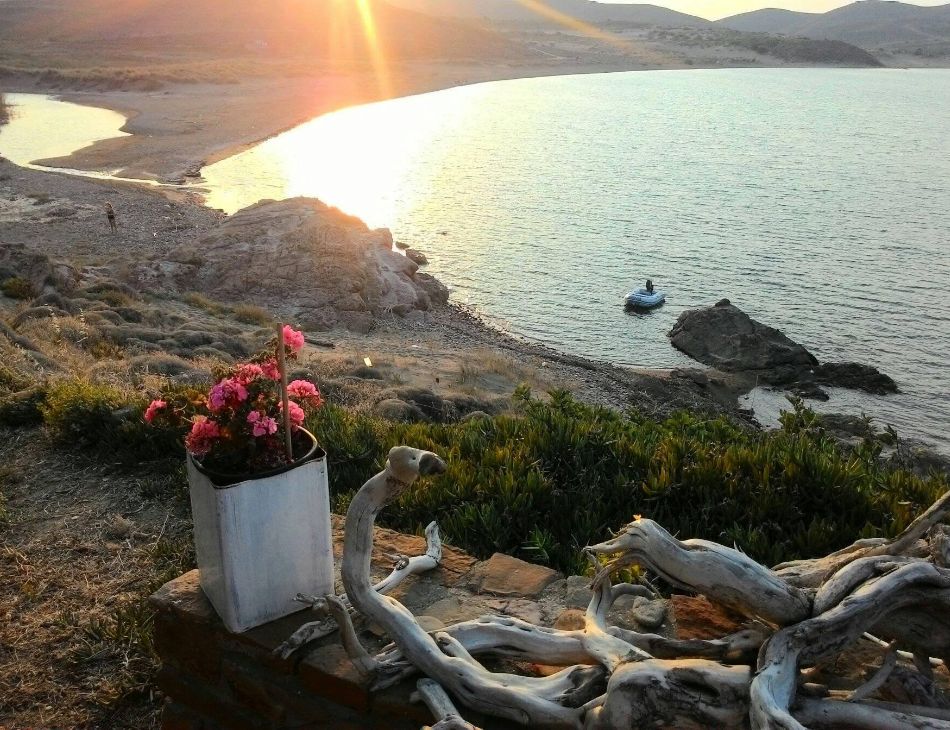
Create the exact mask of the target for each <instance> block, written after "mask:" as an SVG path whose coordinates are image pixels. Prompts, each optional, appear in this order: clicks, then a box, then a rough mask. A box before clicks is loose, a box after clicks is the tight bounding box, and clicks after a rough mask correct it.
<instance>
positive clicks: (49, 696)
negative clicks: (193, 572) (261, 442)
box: [0, 431, 191, 728]
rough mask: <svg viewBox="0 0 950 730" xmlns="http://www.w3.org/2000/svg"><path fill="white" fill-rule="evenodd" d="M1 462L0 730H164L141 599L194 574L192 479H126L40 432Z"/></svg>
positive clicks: (23, 437)
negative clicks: (53, 444) (4, 510)
mask: <svg viewBox="0 0 950 730" xmlns="http://www.w3.org/2000/svg"><path fill="white" fill-rule="evenodd" d="M0 461H3V463H4V464H5V465H6V467H5V471H4V473H3V474H0V479H2V484H3V491H4V492H5V493H6V496H7V500H8V508H9V517H8V524H7V526H6V528H5V529H3V531H2V532H0V606H3V608H2V609H0V616H2V620H0V723H7V724H8V725H9V726H10V727H24V728H26V727H63V728H65V727H109V728H124V727H127V728H154V727H157V724H158V722H157V711H158V709H159V704H158V698H157V697H156V696H155V694H154V691H153V690H152V687H151V681H152V677H153V674H154V670H155V661H156V660H155V657H154V655H153V653H152V651H151V638H150V624H151V613H150V612H149V611H148V609H147V607H146V606H145V604H144V602H143V599H144V597H145V596H147V595H148V594H149V592H151V591H152V590H154V588H155V587H156V583H159V582H161V581H164V580H166V579H168V578H170V577H172V574H174V575H177V574H178V573H180V572H181V571H182V570H184V569H185V568H187V567H188V566H189V564H190V560H191V553H190V542H189V538H188V534H189V525H188V523H187V507H186V503H185V501H184V500H183V499H181V498H180V496H181V495H182V494H183V488H182V484H181V481H182V478H181V477H180V476H179V475H164V476H160V477H156V476H153V475H145V474H134V473H133V474H127V473H117V472H115V471H114V470H113V469H112V468H111V467H110V466H108V465H106V464H102V463H93V462H91V461H88V460H85V459H84V458H83V457H82V456H78V455H73V454H67V453H63V452H60V451H57V450H52V449H50V447H49V446H48V445H47V444H46V443H45V441H44V438H43V436H42V433H41V432H39V431H18V432H5V433H4V434H3V438H2V439H0ZM4 475H5V476H4ZM120 528H121V529H120Z"/></svg>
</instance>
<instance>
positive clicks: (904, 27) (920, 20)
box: [716, 0, 950, 54]
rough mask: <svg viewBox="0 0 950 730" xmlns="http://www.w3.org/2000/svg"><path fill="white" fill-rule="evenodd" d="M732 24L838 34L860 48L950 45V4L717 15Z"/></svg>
mask: <svg viewBox="0 0 950 730" xmlns="http://www.w3.org/2000/svg"><path fill="white" fill-rule="evenodd" d="M716 25H718V26H720V27H725V28H730V29H732V30H739V31H746V32H754V33H774V34H779V35H785V36H802V37H805V38H815V39H819V40H825V39H827V40H839V41H845V42H846V43H852V44H854V45H857V46H860V47H862V48H867V49H871V48H891V49H893V50H912V49H918V48H920V49H927V48H932V49H934V50H935V51H939V52H941V54H946V53H947V52H948V51H950V4H947V5H938V6H934V7H924V6H920V5H910V4H908V3H902V2H895V1H894V0H859V2H854V3H851V4H850V5H845V6H844V7H841V8H837V9H835V10H830V11H829V12H827V13H801V12H794V11H791V10H779V9H776V8H766V9H763V10H754V11H752V12H749V13H741V14H739V15H733V16H732V17H729V18H723V19H722V20H719V21H716Z"/></svg>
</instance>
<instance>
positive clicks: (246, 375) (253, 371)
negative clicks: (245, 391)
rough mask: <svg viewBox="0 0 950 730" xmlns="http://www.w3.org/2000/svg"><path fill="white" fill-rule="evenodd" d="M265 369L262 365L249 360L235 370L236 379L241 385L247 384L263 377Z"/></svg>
mask: <svg viewBox="0 0 950 730" xmlns="http://www.w3.org/2000/svg"><path fill="white" fill-rule="evenodd" d="M263 375H264V370H263V369H262V368H261V366H260V365H257V364H255V363H252V362H249V363H244V364H243V365H239V366H238V367H237V368H235V370H234V380H236V381H237V382H238V383H240V384H241V385H247V384H248V383H251V382H253V381H255V380H257V379H258V378H260V377H263Z"/></svg>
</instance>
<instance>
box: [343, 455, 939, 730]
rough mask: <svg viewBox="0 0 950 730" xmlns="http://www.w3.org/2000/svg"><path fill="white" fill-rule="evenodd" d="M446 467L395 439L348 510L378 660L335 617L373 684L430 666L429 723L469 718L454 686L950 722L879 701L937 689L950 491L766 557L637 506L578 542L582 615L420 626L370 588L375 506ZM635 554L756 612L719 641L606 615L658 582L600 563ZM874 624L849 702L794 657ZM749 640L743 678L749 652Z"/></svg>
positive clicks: (694, 717) (480, 703)
mask: <svg viewBox="0 0 950 730" xmlns="http://www.w3.org/2000/svg"><path fill="white" fill-rule="evenodd" d="M444 468H445V466H444V463H443V462H442V460H441V459H439V458H438V457H437V456H435V455H434V454H431V453H428V452H424V451H418V450H416V449H410V448H407V447H397V448H395V449H393V450H392V451H390V454H389V458H388V460H387V462H386V468H385V469H384V471H383V472H381V473H380V474H377V475H376V476H375V477H373V478H371V479H370V480H369V481H368V482H367V483H366V484H365V485H364V486H363V488H362V489H361V490H360V491H359V492H358V493H357V495H356V496H355V497H354V499H353V501H352V502H351V504H350V509H349V511H348V512H347V518H346V532H345V535H344V555H343V583H344V587H345V588H346V591H347V597H348V598H349V600H350V601H351V602H352V608H353V609H354V610H355V611H356V612H357V613H359V614H360V615H362V616H363V617H364V618H365V619H367V620H369V621H372V622H373V623H375V624H377V625H379V626H381V627H382V628H383V630H384V631H385V632H386V633H387V634H388V635H389V636H390V637H391V638H392V640H393V642H394V643H393V645H392V646H390V647H388V648H387V649H385V650H384V651H383V652H382V653H381V654H379V655H377V656H376V657H372V656H370V655H369V654H368V653H367V652H366V651H365V649H364V648H363V647H362V646H361V645H360V643H359V639H358V637H357V635H356V632H355V630H354V629H353V626H352V622H351V619H350V615H349V613H348V612H347V611H346V610H345V609H346V606H347V604H346V602H345V601H341V600H336V599H330V600H329V603H328V605H329V606H330V607H331V608H332V610H333V612H334V614H335V615H336V617H337V620H338V622H339V623H340V625H341V626H342V628H343V632H342V638H343V643H344V646H345V648H346V650H347V652H348V654H349V655H350V656H351V657H352V658H353V660H354V662H356V664H357V666H358V667H359V668H360V670H361V671H364V672H369V673H373V674H374V675H375V676H376V679H377V682H376V686H385V685H388V684H391V683H392V682H394V681H397V680H398V679H401V678H404V677H406V676H408V675H409V674H411V673H412V672H414V671H418V672H421V673H422V674H423V675H426V677H428V678H429V679H423V680H421V681H420V684H419V696H420V698H422V699H423V700H424V701H426V702H427V704H428V705H429V707H430V709H432V711H433V714H434V716H435V717H436V718H437V719H438V720H439V721H438V722H437V723H436V725H434V726H433V727H434V728H438V729H439V730H450V729H454V728H464V729H465V730H472V726H470V725H468V724H467V723H465V721H464V720H462V719H461V717H460V715H459V713H458V710H457V709H456V707H455V705H454V704H453V703H452V701H451V699H450V698H449V694H451V695H452V696H454V698H455V699H456V700H458V701H459V702H460V703H461V705H464V706H466V707H471V708H477V709H478V710H480V711H481V712H484V713H486V714H488V715H493V716H496V717H501V718H505V719H509V720H514V721H516V722H520V723H522V724H525V725H529V726H531V727H548V728H565V729H568V728H570V729H574V730H580V729H581V728H583V730H607V729H608V728H628V727H630V728H632V727H668V728H673V727H675V728H708V727H721V728H742V727H747V726H749V725H751V727H752V728H753V730H793V729H794V730H798V729H800V728H804V727H806V725H807V726H811V727H815V728H839V727H847V728H867V729H868V730H877V729H878V728H909V729H913V730H938V729H950V712H948V710H945V709H943V707H942V706H934V707H923V706H921V705H919V704H908V705H895V704H893V703H882V702H881V701H879V700H875V699H874V698H873V695H874V694H875V693H877V692H878V691H879V690H880V689H881V688H882V686H885V685H887V684H888V683H893V677H894V676H897V675H901V676H905V675H907V676H912V677H914V678H916V679H919V682H917V683H916V684H914V683H911V684H912V685H913V686H918V685H919V686H920V687H922V688H923V687H926V688H928V690H927V691H919V692H915V693H914V694H913V697H914V699H912V700H911V701H913V702H928V701H929V700H930V699H933V697H931V695H928V692H933V691H935V690H934V683H933V682H931V681H929V680H928V679H927V676H926V675H927V674H928V673H929V672H930V668H931V666H932V665H934V664H936V663H937V662H935V661H934V660H933V659H931V658H930V657H928V656H927V653H928V652H930V653H931V654H934V655H937V656H944V657H945V656H950V623H948V618H947V617H948V613H947V609H948V608H950V570H947V569H946V568H944V567H943V566H944V565H946V560H945V558H946V556H947V555H948V554H950V532H948V531H947V530H945V529H943V526H941V525H938V523H939V521H940V520H941V519H942V518H943V517H944V516H945V515H946V513H947V510H948V505H950V495H945V496H944V497H942V498H941V499H940V500H938V502H937V503H936V504H935V505H934V506H933V507H931V508H930V509H929V510H928V511H927V512H926V513H924V514H923V515H921V517H919V518H918V519H917V520H915V521H914V522H913V523H912V524H911V526H910V527H908V529H907V530H905V531H904V532H903V533H902V534H901V536H899V537H898V538H896V539H895V540H892V541H887V540H868V541H858V542H857V543H855V544H854V545H852V546H849V547H848V548H845V549H844V550H841V551H838V552H836V553H833V554H832V555H830V556H826V557H825V558H821V559H819V560H813V561H798V562H795V563H789V564H785V565H783V566H777V567H776V568H775V569H773V570H770V569H769V568H766V567H764V566H762V565H759V564H758V563H756V562H755V561H753V560H752V559H751V558H749V557H748V556H746V555H744V554H743V553H741V552H739V551H738V550H734V549H732V548H727V547H724V546H722V545H718V544H716V543H712V542H709V541H705V540H685V541H680V540H678V539H676V538H674V537H673V536H672V535H670V534H669V533H668V532H667V531H666V530H664V529H663V528H662V527H660V526H659V525H658V524H656V523H655V522H653V521H651V520H645V519H640V518H637V519H636V520H635V521H634V522H632V523H631V524H630V525H628V526H627V527H626V528H625V529H624V530H623V531H622V532H621V533H619V534H618V535H617V536H616V537H615V538H613V539H612V540H608V541H606V542H604V543H601V544H599V545H594V546H592V547H590V548H588V549H587V552H588V555H589V556H603V557H605V558H606V563H605V564H604V565H603V566H600V569H599V570H598V572H597V574H596V576H595V578H594V582H593V596H592V598H591V601H590V605H589V606H588V608H587V610H586V612H585V615H584V626H583V627H582V628H580V629H577V630H571V631H565V630H557V629H552V628H546V627H541V626H535V625H533V624H530V623H527V622H525V621H522V620H520V619H516V618H511V617H506V616H484V617H482V618H479V619H477V620H475V621H466V622H462V623H459V624H455V625H452V626H447V627H445V628H444V629H440V630H438V631H434V632H432V633H431V634H430V633H428V632H426V631H425V630H423V629H422V628H421V626H420V625H419V624H418V622H417V621H416V620H415V618H414V617H413V616H412V614H411V613H410V612H409V611H408V610H407V609H406V608H405V607H404V606H402V604H400V603H399V602H398V601H395V600H393V599H392V598H388V597H386V596H383V595H381V593H380V591H378V590H374V588H381V589H386V588H388V587H390V586H389V583H388V582H387V581H383V582H381V584H378V585H377V586H375V587H374V586H372V585H371V584H370V554H371V551H372V538H373V525H374V522H375V519H376V516H377V515H378V514H379V512H380V510H382V509H383V508H384V507H385V506H386V505H387V504H389V503H390V502H391V501H392V500H394V499H395V498H396V497H398V496H399V494H401V493H402V492H403V491H404V490H405V489H406V488H408V486H409V485H410V484H411V483H412V482H413V481H414V480H415V479H416V478H417V477H418V476H420V475H425V474H429V473H438V472H440V471H442V470H443V469H444ZM430 528H432V526H430ZM433 529H434V528H433ZM436 534H437V533H436ZM427 555H428V553H427ZM425 557H426V556H420V558H425ZM428 557H429V558H431V559H432V560H434V561H435V562H438V560H437V558H435V557H434V556H428ZM402 562H405V561H401V564H400V565H399V566H397V570H396V571H394V574H393V576H392V577H393V578H394V580H395V579H397V578H398V579H401V577H399V576H397V573H398V572H399V571H400V570H404V571H408V570H409V565H408V562H406V564H404V565H403V564H402ZM418 564H419V565H424V564H425V565H427V563H422V562H420V563H418ZM598 565H599V563H598ZM630 565H639V566H641V567H643V568H645V569H647V570H649V571H651V572H652V573H654V574H656V575H657V576H659V577H660V578H662V579H663V580H665V581H666V582H667V583H670V584H672V585H674V586H679V587H681V588H685V589H687V590H690V591H694V592H699V593H702V594H704V595H706V596H708V597H709V598H710V599H712V600H714V601H716V602H718V603H721V604H724V605H726V606H729V607H732V608H734V609H736V610H738V611H740V612H742V613H743V614H745V615H747V616H749V617H751V618H752V619H753V622H752V623H750V624H749V625H748V626H747V627H746V628H744V629H743V630H741V631H738V632H736V633H734V634H731V635H729V636H724V637H722V638H721V639H712V640H685V641H684V640H675V639H668V638H665V637H662V636H657V635H654V634H642V633H639V632H636V631H630V630H627V629H622V628H619V627H616V626H610V625H609V624H608V622H607V613H608V611H609V609H610V607H611V605H612V604H613V602H614V601H615V600H616V598H618V597H619V596H620V595H644V596H652V595H653V592H652V591H651V590H649V589H648V588H646V587H645V586H639V585H630V584H621V585H611V582H610V575H611V574H612V573H613V572H614V571H616V570H617V569H618V568H621V567H626V566H630ZM387 580H388V579H387ZM869 632H871V633H873V635H874V636H880V637H884V638H885V639H887V640H889V641H890V643H889V644H887V645H886V651H885V653H884V657H883V662H882V666H881V667H880V668H879V669H878V670H877V671H876V672H875V673H874V674H873V676H872V677H871V678H870V679H869V680H868V681H867V682H865V683H864V684H863V685H861V686H860V687H858V688H857V689H855V690H854V691H853V692H851V693H850V695H848V696H847V697H846V699H847V700H848V701H842V699H840V698H842V697H844V693H843V692H841V691H838V690H833V691H829V690H828V688H827V687H828V686H833V685H830V684H829V685H817V684H815V683H814V681H813V679H812V677H815V678H817V677H818V676H819V675H818V674H817V673H816V672H817V671H818V668H817V667H816V668H815V670H814V671H813V672H812V673H811V674H808V675H807V676H805V675H803V672H802V668H807V667H814V666H815V665H817V664H820V665H821V671H822V672H827V671H829V668H830V667H831V665H832V664H833V659H834V658H835V657H837V656H838V655H840V653H841V652H842V651H843V650H844V649H846V648H847V647H848V646H850V645H851V644H852V643H853V642H855V641H857V640H858V639H861V638H862V637H863V636H866V635H868V634H869ZM875 640H876V641H879V640H878V639H875ZM756 652H757V653H758V661H757V671H756V672H755V673H754V674H753V672H752V671H751V668H750V667H749V665H748V664H747V663H745V662H748V661H749V659H750V658H751V657H753V656H754V655H755V654H756ZM907 652H909V654H908V653H907ZM492 655H493V656H500V657H508V658H514V659H518V660H526V661H531V662H536V663H542V664H548V665H555V666H563V667H564V669H562V670H561V671H560V672H557V673H555V674H553V675H551V676H548V677H524V676H518V675H515V674H511V673H504V672H491V671H489V670H488V669H487V668H486V667H485V666H484V665H483V664H482V663H481V662H480V660H479V657H483V656H492ZM905 655H906V656H910V657H913V658H914V659H915V661H916V663H917V665H918V667H917V669H916V671H915V670H914V669H910V668H907V667H905V666H898V661H899V660H900V657H902V656H905ZM908 673H909V675H908ZM605 680H606V690H605V691H604V681H605ZM836 698H838V699H836ZM930 704H934V705H939V704H940V703H938V702H935V701H934V702H930ZM945 714H946V716H945Z"/></svg>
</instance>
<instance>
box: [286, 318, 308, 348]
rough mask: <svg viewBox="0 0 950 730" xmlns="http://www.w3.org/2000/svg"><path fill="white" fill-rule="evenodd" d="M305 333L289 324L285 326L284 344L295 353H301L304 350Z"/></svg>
mask: <svg viewBox="0 0 950 730" xmlns="http://www.w3.org/2000/svg"><path fill="white" fill-rule="evenodd" d="M303 343H304V339H303V332H299V331H297V330H295V329H294V328H293V327H291V326H290V325H289V324H285V325H284V344H285V345H287V347H289V348H290V349H291V350H292V351H293V352H300V351H301V350H302V349H303Z"/></svg>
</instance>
